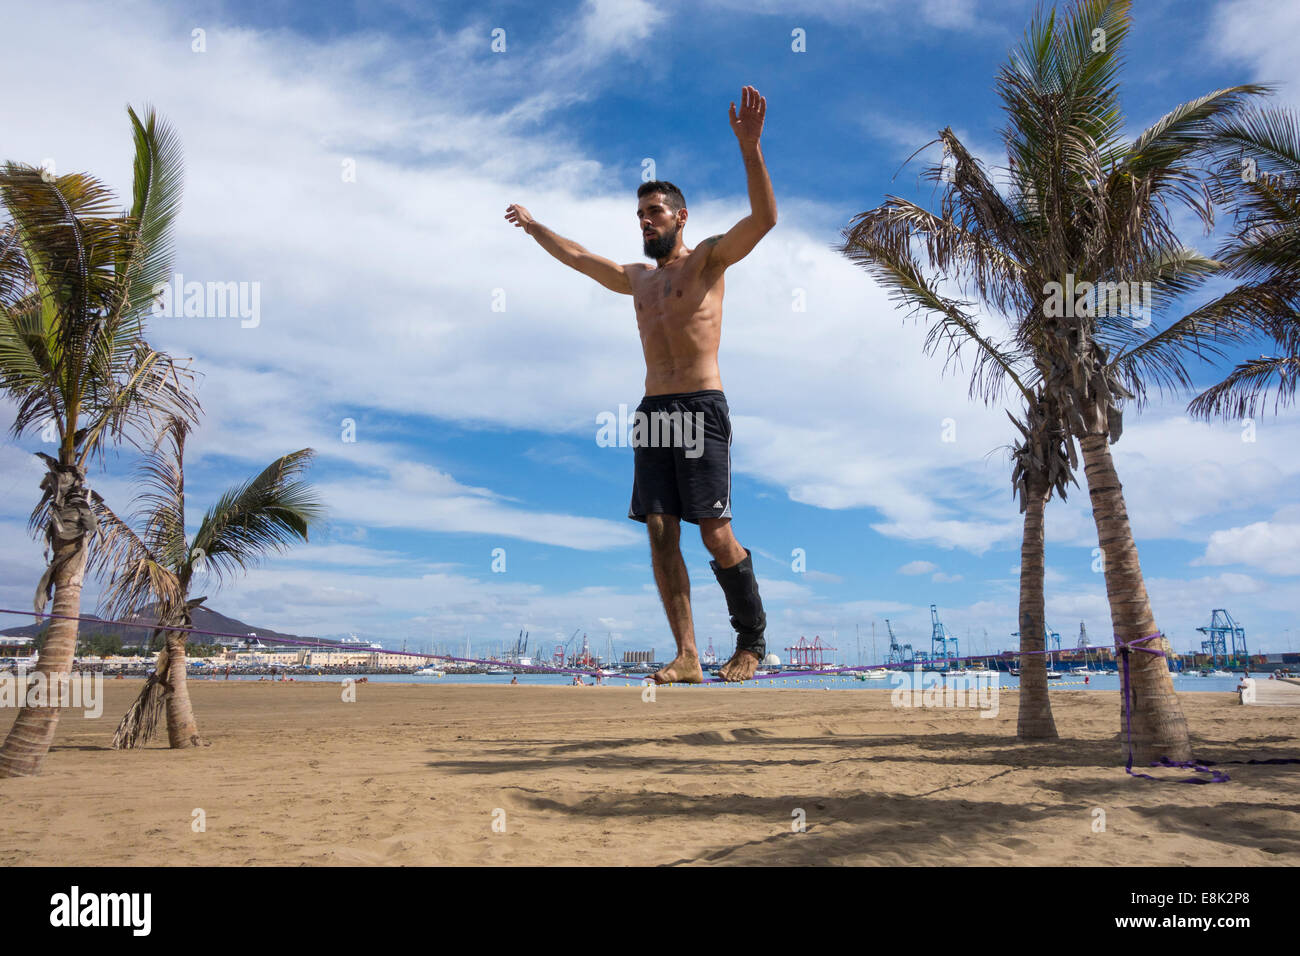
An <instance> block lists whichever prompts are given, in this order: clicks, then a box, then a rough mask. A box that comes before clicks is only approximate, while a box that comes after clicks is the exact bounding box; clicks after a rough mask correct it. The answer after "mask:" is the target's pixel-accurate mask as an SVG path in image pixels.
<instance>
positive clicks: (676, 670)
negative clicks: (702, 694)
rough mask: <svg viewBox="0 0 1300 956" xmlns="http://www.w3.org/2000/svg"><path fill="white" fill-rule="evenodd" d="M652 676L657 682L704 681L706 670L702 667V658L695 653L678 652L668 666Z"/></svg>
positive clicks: (687, 682)
mask: <svg viewBox="0 0 1300 956" xmlns="http://www.w3.org/2000/svg"><path fill="white" fill-rule="evenodd" d="M651 676H652V679H653V680H654V682H655V683H656V684H702V683H704V671H702V670H701V669H700V659H699V657H698V656H697V655H695V654H678V655H677V656H676V657H674V658H673V659H672V662H671V663H670V664H668V666H666V667H662V668H660V669H659V670H657V671H655V672H654V674H653V675H651Z"/></svg>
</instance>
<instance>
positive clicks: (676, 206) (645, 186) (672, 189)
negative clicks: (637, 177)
mask: <svg viewBox="0 0 1300 956" xmlns="http://www.w3.org/2000/svg"><path fill="white" fill-rule="evenodd" d="M649 193H663V194H664V195H665V196H666V197H668V208H669V209H671V210H672V211H673V212H678V211H679V210H682V209H685V208H686V197H685V196H683V195H682V191H681V190H680V189H678V188H677V187H676V186H674V185H673V184H672V183H670V182H668V181H667V180H664V179H652V180H650V182H648V183H642V184H641V188H640V189H638V190H637V191H636V198H637V199H640V198H641V197H642V196H645V195H647V194H649Z"/></svg>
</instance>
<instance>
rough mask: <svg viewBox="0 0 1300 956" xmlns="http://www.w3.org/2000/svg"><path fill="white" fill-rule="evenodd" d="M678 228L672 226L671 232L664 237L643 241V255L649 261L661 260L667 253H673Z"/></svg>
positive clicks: (674, 225) (675, 225)
mask: <svg viewBox="0 0 1300 956" xmlns="http://www.w3.org/2000/svg"><path fill="white" fill-rule="evenodd" d="M677 232H678V226H677V224H676V223H674V224H673V231H672V232H670V233H668V234H667V235H666V236H657V237H655V238H654V239H646V240H645V254H646V255H647V256H648V257H649V258H651V259H662V258H663V257H664V256H666V255H668V253H670V252H672V251H673V246H675V245H677Z"/></svg>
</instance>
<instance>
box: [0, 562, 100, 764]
mask: <svg viewBox="0 0 1300 956" xmlns="http://www.w3.org/2000/svg"><path fill="white" fill-rule="evenodd" d="M86 557H87V549H86V546H85V541H84V539H83V538H73V539H69V540H59V541H58V542H57V543H56V544H55V547H54V554H53V558H54V561H55V562H61V563H59V564H58V565H57V570H56V571H55V574H54V600H53V601H52V602H51V607H50V613H51V614H52V615H59V616H58V617H53V618H51V620H50V627H49V630H48V631H47V632H46V635H45V643H44V644H43V645H41V654H40V657H39V658H38V659H37V662H36V670H37V671H41V672H43V673H44V675H45V680H46V681H47V682H48V683H47V687H48V688H49V689H50V692H51V695H53V693H54V688H56V687H58V686H59V683H58V682H60V681H61V680H64V679H66V675H68V674H69V673H70V672H71V670H72V659H73V656H74V655H75V654H76V650H77V623H78V622H77V621H75V620H73V621H68V620H63V619H62V618H64V617H72V618H75V617H78V616H79V615H80V614H81V584H82V579H83V578H84V577H85V572H86ZM48 703H58V701H57V699H51V700H50V701H48ZM58 726H59V708H58V707H50V706H46V707H29V706H24V707H22V708H21V709H20V710H19V711H18V717H17V718H16V719H15V720H14V725H13V727H12V728H11V729H10V731H9V736H8V737H7V738H5V742H4V746H3V747H0V777H34V776H36V775H37V774H39V773H40V772H41V765H42V764H43V763H44V762H45V755H46V754H47V753H49V750H50V745H51V744H52V743H53V742H54V732H55V731H56V730H57V729H58Z"/></svg>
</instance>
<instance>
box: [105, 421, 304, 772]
mask: <svg viewBox="0 0 1300 956" xmlns="http://www.w3.org/2000/svg"><path fill="white" fill-rule="evenodd" d="M188 431H189V425H188V423H187V422H186V421H184V420H182V419H180V418H171V419H169V420H168V421H167V422H166V423H165V424H164V427H163V428H162V429H161V430H160V431H159V433H158V437H157V440H156V441H155V443H154V446H153V448H152V449H151V450H150V451H149V452H148V453H147V454H146V456H145V458H144V460H143V461H142V462H141V464H140V466H139V475H140V483H141V485H142V486H143V488H144V489H145V490H143V491H141V492H140V493H139V494H137V495H136V497H135V499H134V501H135V502H136V503H137V504H138V505H139V506H140V507H139V508H138V509H137V510H136V511H135V513H134V514H133V516H132V520H131V521H129V522H128V521H125V520H123V519H121V518H119V517H118V516H117V515H116V514H114V513H113V511H112V510H111V509H110V508H109V506H108V505H107V504H106V503H105V501H104V499H103V498H102V497H100V495H99V494H98V492H94V491H92V492H91V500H92V503H93V506H94V510H95V514H96V516H97V518H98V519H99V522H100V526H101V527H102V528H103V530H104V542H103V546H102V547H101V548H97V549H96V551H95V556H94V558H93V560H92V567H93V568H94V569H95V570H96V571H99V572H108V573H111V574H112V581H111V584H110V585H109V588H108V590H107V591H106V592H105V595H104V599H103V607H104V609H105V614H104V616H105V617H107V618H108V619H110V620H113V619H122V618H126V617H133V616H137V615H140V614H143V613H145V612H146V610H149V611H151V613H152V615H153V616H154V617H155V618H156V621H157V627H156V628H155V630H154V634H155V636H156V635H159V634H163V635H165V645H164V647H163V649H162V650H161V651H160V652H159V654H158V660H157V664H156V666H155V668H154V672H153V673H152V674H150V675H149V678H148V679H147V680H146V681H145V686H144V688H143V689H142V690H141V692H140V694H139V696H138V697H137V698H136V701H135V703H134V704H133V705H132V706H131V708H130V710H128V711H127V713H126V716H124V717H123V718H122V722H121V723H120V724H119V725H118V728H117V733H116V734H115V735H114V737H113V746H114V748H123V747H142V746H144V745H145V744H146V743H148V741H149V739H150V737H151V736H152V735H153V731H154V728H155V727H156V726H157V722H158V718H159V716H160V714H161V711H162V708H163V705H164V703H165V704H166V707H167V737H168V741H169V743H170V745H171V746H172V747H173V748H181V747H189V746H197V745H200V744H202V743H203V740H202V738H201V737H200V736H199V731H198V726H197V724H196V723H195V720H194V712H193V709H192V707H191V706H190V696H189V691H188V689H187V687H186V683H185V631H186V630H188V629H190V628H192V627H193V626H194V624H193V620H192V614H193V611H194V609H195V608H196V607H198V606H199V605H200V604H202V603H203V602H204V601H205V600H207V598H206V597H198V598H191V597H190V596H189V592H190V588H191V586H192V585H193V583H194V575H195V574H196V573H201V572H204V571H209V572H211V573H212V574H213V575H214V577H215V580H216V582H217V584H218V585H220V583H221V582H222V581H223V580H224V579H225V578H227V577H229V576H230V575H233V574H234V573H235V572H236V571H241V570H244V569H246V568H248V567H250V566H252V565H254V564H256V563H257V561H258V560H259V559H260V558H261V557H263V556H264V555H265V554H266V553H267V552H270V551H284V550H286V549H288V548H289V546H290V545H291V544H292V543H293V542H294V541H306V540H307V532H308V528H309V527H310V526H311V525H312V524H313V523H314V522H316V520H317V519H318V518H319V517H320V516H321V515H322V514H323V508H322V506H321V504H320V502H319V501H318V500H317V498H316V497H315V495H314V493H313V491H312V488H311V486H310V485H309V484H307V483H306V482H305V481H301V480H299V478H298V476H299V475H300V474H301V473H302V472H304V471H305V470H306V468H307V467H308V465H309V464H310V463H311V459H312V458H313V456H314V454H315V452H313V451H312V449H310V448H303V449H301V450H299V451H296V452H293V453H291V454H288V455H285V456H283V457H281V458H277V459H276V460H275V461H273V462H271V464H270V465H268V466H267V467H266V468H265V469H263V470H262V472H261V473H260V474H258V475H257V476H255V477H253V478H250V479H249V480H248V481H246V482H244V483H243V484H241V485H239V486H237V487H234V488H231V489H229V490H228V491H227V492H226V493H225V494H223V495H222V496H221V498H220V499H219V500H218V501H217V503H216V504H215V505H213V506H212V507H211V508H209V509H208V511H207V513H206V514H205V515H204V516H203V520H202V521H201V522H200V523H199V528H198V531H197V532H195V535H194V539H193V540H192V541H189V540H187V539H186V537H185V437H186V434H187V433H188ZM133 524H134V525H135V527H132V525H133ZM136 528H138V529H139V530H136Z"/></svg>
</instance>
